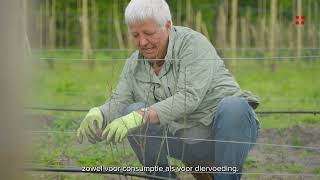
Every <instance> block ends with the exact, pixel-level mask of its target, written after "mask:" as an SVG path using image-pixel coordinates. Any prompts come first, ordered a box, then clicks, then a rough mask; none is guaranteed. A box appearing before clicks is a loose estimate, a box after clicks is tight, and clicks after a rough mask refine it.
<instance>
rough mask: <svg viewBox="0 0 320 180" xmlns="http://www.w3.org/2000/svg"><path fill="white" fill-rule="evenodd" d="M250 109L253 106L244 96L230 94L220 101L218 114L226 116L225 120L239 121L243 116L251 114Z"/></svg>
mask: <svg viewBox="0 0 320 180" xmlns="http://www.w3.org/2000/svg"><path fill="white" fill-rule="evenodd" d="M250 110H251V107H250V106H249V104H248V102H247V101H246V100H245V99H244V98H241V97H235V96H229V97H225V98H223V99H222V100H221V102H220V103H219V105H218V109H217V116H222V118H226V119H225V120H232V121H237V120H241V118H242V117H243V116H246V115H249V112H250ZM225 120H224V121H225Z"/></svg>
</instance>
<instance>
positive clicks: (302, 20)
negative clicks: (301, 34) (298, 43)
mask: <svg viewBox="0 0 320 180" xmlns="http://www.w3.org/2000/svg"><path fill="white" fill-rule="evenodd" d="M299 18H301V20H300V21H299ZM296 24H297V25H298V24H302V25H304V16H296Z"/></svg>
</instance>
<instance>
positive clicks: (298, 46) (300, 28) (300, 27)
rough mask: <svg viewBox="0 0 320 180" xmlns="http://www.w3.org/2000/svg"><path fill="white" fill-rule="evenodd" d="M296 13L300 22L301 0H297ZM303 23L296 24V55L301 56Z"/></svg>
mask: <svg viewBox="0 0 320 180" xmlns="http://www.w3.org/2000/svg"><path fill="white" fill-rule="evenodd" d="M297 14H298V16H299V17H300V18H299V22H301V16H302V15H303V14H302V3H301V0H297ZM303 26H304V25H301V24H299V25H297V28H298V29H297V30H298V32H297V56H298V57H300V56H301V48H302V28H303Z"/></svg>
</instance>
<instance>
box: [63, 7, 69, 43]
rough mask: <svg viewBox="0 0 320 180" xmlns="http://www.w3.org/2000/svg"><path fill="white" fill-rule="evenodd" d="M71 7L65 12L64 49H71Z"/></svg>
mask: <svg viewBox="0 0 320 180" xmlns="http://www.w3.org/2000/svg"><path fill="white" fill-rule="evenodd" d="M69 12H70V9H69V7H66V10H65V25H64V48H68V47H69Z"/></svg>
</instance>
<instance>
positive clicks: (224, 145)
mask: <svg viewBox="0 0 320 180" xmlns="http://www.w3.org/2000/svg"><path fill="white" fill-rule="evenodd" d="M143 107H145V104H144V103H134V104H131V105H129V106H128V107H127V108H126V109H125V110H124V115H125V114H128V113H130V112H132V111H135V110H139V109H141V108H143ZM258 128H259V124H258V122H257V118H256V114H255V112H254V110H253V109H252V108H251V107H250V106H249V104H248V103H247V101H246V100H245V99H243V98H239V97H233V96H229V97H225V98H223V99H222V100H221V102H220V103H219V104H218V107H217V111H216V115H215V117H214V121H213V125H212V134H211V136H210V137H209V139H212V140H221V141H242V142H250V143H255V142H256V138H257V134H258ZM135 135H142V136H135ZM144 135H145V136H161V137H164V136H165V134H164V130H163V129H161V128H160V126H159V125H157V124H156V125H155V124H147V125H145V126H144V127H142V128H141V129H140V130H137V131H135V132H132V133H131V136H128V140H129V142H130V145H131V147H132V149H133V150H134V152H135V154H136V155H137V157H138V159H139V161H140V162H141V163H142V164H143V165H144V166H148V167H153V166H158V167H163V168H164V169H165V167H168V166H169V164H168V160H167V155H169V156H170V157H174V158H176V159H180V160H182V161H183V162H185V164H186V165H188V166H189V165H190V166H194V167H195V166H196V165H201V166H202V167H204V166H213V165H214V166H215V167H224V166H227V167H230V168H231V167H236V168H237V173H241V172H242V165H243V163H244V161H245V159H246V157H247V155H248V152H249V150H250V149H251V148H252V147H253V144H250V143H232V142H221V141H200V142H198V143H195V144H187V143H184V142H183V140H181V139H178V138H176V139H174V138H172V139H171V138H166V139H165V140H164V139H163V138H156V137H143V136H144ZM167 136H168V137H174V135H172V134H170V133H169V132H168V134H167ZM153 173H154V172H153ZM153 173H150V174H153ZM154 174H155V175H156V176H161V177H171V178H176V174H175V173H174V172H170V171H167V172H164V171H161V172H160V171H158V172H155V173H154ZM210 176H212V177H214V179H215V180H237V179H240V178H241V174H234V173H229V174H226V173H212V174H210Z"/></svg>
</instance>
